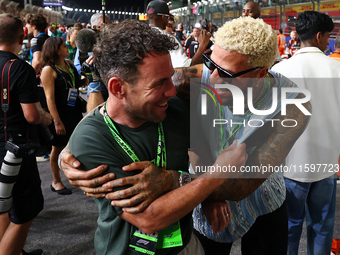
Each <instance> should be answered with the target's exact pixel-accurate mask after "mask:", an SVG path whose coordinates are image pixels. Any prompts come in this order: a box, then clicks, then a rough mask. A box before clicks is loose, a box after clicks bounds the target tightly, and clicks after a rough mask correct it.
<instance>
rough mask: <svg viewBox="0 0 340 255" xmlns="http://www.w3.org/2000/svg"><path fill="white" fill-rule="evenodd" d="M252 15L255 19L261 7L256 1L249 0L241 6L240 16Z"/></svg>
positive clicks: (259, 13) (259, 14) (258, 15)
mask: <svg viewBox="0 0 340 255" xmlns="http://www.w3.org/2000/svg"><path fill="white" fill-rule="evenodd" d="M246 16H249V17H252V18H254V19H257V18H259V17H260V16H261V7H260V5H259V4H258V3H255V2H253V1H249V2H248V3H246V4H245V5H244V6H243V9H242V17H246Z"/></svg>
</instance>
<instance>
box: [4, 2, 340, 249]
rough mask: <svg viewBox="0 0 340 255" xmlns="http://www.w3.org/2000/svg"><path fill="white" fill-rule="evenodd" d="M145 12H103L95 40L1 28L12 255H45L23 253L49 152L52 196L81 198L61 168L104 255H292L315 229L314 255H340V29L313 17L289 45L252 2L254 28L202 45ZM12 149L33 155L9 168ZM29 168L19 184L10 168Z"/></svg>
mask: <svg viewBox="0 0 340 255" xmlns="http://www.w3.org/2000/svg"><path fill="white" fill-rule="evenodd" d="M146 12H147V15H148V19H149V24H147V23H145V22H140V21H136V20H125V21H123V22H122V23H119V24H111V21H110V20H109V18H108V17H105V19H104V20H103V15H102V14H94V15H93V16H92V17H91V21H90V28H85V24H80V23H76V24H74V25H73V26H72V27H70V28H69V29H68V30H66V28H64V27H63V26H59V29H58V27H57V25H56V24H50V25H49V26H48V24H47V21H46V18H45V17H44V16H43V15H40V14H29V15H27V17H26V19H25V25H24V24H23V23H22V21H21V20H19V19H18V18H16V17H14V16H12V15H9V14H1V15H0V67H1V68H2V69H3V71H2V77H1V82H2V92H1V93H2V103H1V104H2V111H1V113H0V123H1V124H0V126H1V129H0V134H1V149H0V151H1V156H2V158H3V160H2V168H1V174H0V186H1V185H4V184H6V185H4V186H3V187H6V191H7V190H8V191H7V193H6V194H8V193H9V194H10V196H8V195H7V196H5V195H3V194H5V193H3V191H2V189H4V188H2V186H1V187H0V198H1V199H2V200H0V254H11V255H21V254H23V255H24V254H33V255H42V254H43V251H42V250H41V249H37V250H34V251H31V252H29V253H28V252H26V251H24V250H23V247H24V244H25V240H26V238H27V235H28V234H29V228H30V226H31V224H32V222H33V220H34V218H35V217H37V215H38V214H39V212H41V211H42V210H43V204H44V198H43V196H42V191H41V181H40V177H39V171H38V165H37V162H36V152H37V153H40V154H41V155H42V156H43V157H47V158H49V159H50V167H51V171H52V175H53V182H52V183H51V186H50V189H51V191H52V192H55V194H56V195H71V194H72V192H71V190H70V189H68V188H67V187H65V185H64V184H63V183H62V181H61V177H60V170H61V169H62V170H63V172H64V174H65V176H66V177H67V178H68V180H69V181H70V184H72V185H73V186H75V187H77V188H79V189H81V190H83V191H84V193H85V195H86V196H88V197H93V198H94V200H95V202H96V204H97V206H98V212H99V218H98V221H97V224H98V229H97V231H96V233H95V236H94V246H95V250H96V254H98V255H103V254H109V255H119V254H122V255H123V254H124V255H130V254H131V255H133V254H179V255H201V254H202V255H204V254H206V255H210V254H211V255H219V254H221V255H225V254H230V251H231V248H232V245H233V242H235V241H236V240H241V253H242V254H243V255H248V254H249V255H254V254H256V255H272V254H282V255H286V254H289V255H295V254H298V251H299V244H300V237H301V232H302V227H303V222H304V221H306V227H307V250H308V254H311V255H312V254H327V255H329V254H331V252H335V253H334V254H336V253H337V252H338V251H334V250H332V240H333V231H334V221H335V204H336V188H337V173H338V172H339V164H338V158H339V154H340V146H339V142H338V141H339V138H340V134H339V131H338V127H339V126H340V123H339V121H340V118H339V117H340V116H338V115H339V114H338V108H339V103H338V101H339V100H338V98H340V87H339V86H338V84H339V80H338V79H339V78H340V63H339V62H340V57H339V56H340V37H338V38H336V42H335V51H334V53H333V54H332V55H330V56H326V55H325V54H324V51H325V50H326V48H327V45H329V33H330V32H331V31H332V30H333V28H334V24H333V21H332V19H331V18H330V17H329V16H328V15H326V14H323V13H319V12H315V11H305V12H303V13H301V14H300V15H299V17H298V18H297V20H296V31H292V32H291V34H290V36H291V40H290V41H289V42H288V44H287V45H286V38H285V36H284V35H283V33H282V31H280V32H279V35H277V33H276V31H274V30H273V29H272V28H271V26H270V25H268V24H266V23H265V22H264V21H263V20H262V19H261V10H260V6H259V4H258V3H255V2H252V1H249V2H248V3H246V4H245V6H244V8H243V11H242V16H241V17H239V18H237V19H234V20H232V21H228V22H226V23H225V24H224V25H223V26H222V27H220V28H217V27H216V26H214V25H213V24H212V23H211V22H210V21H209V20H202V21H201V22H200V23H199V24H196V25H195V26H194V27H193V31H192V34H191V35H189V36H186V35H185V34H184V33H183V31H184V26H183V24H182V23H179V24H177V26H176V22H175V19H174V17H173V16H172V15H171V14H170V12H169V8H168V5H167V4H166V3H165V2H163V1H160V0H152V1H151V2H150V3H149V4H148V6H147V9H146ZM86 27H87V25H86ZM23 28H24V29H23ZM91 36H93V39H94V40H95V44H94V45H90V47H87V46H88V45H87V44H88V41H89V40H88V39H89V38H90V37H91ZM82 38H84V40H85V39H86V43H82V40H83V39H82ZM24 40H27V42H26V47H27V48H28V47H29V48H30V52H31V54H25V57H24V54H19V52H20V51H21V50H22V49H23V46H22V45H23V44H24ZM84 44H85V46H86V47H84ZM78 45H79V47H77V46H78ZM80 45H82V46H80ZM287 49H288V52H286V51H287ZM286 53H287V54H289V58H288V59H287V60H283V59H282V58H281V57H280V55H281V56H282V55H283V54H286ZM28 55H30V57H28ZM18 56H21V59H20V58H19V57H18ZM7 76H8V77H7ZM6 86H7V87H6ZM84 88H86V89H85V90H84ZM84 91H87V104H86V106H85V107H86V109H84V101H83V100H82V98H81V97H80V93H81V92H84ZM214 94H215V95H214ZM9 95H10V96H9ZM207 95H210V97H211V98H212V99H211V98H209V97H207ZM9 97H10V98H11V101H9V100H8V98H9ZM85 111H87V112H88V114H87V116H86V117H85V118H83V113H84V112H85ZM229 123H230V125H229ZM233 123H234V124H233ZM42 128H43V129H44V130H45V131H46V130H47V131H48V130H49V132H50V133H51V136H50V139H49V140H50V141H48V143H47V144H48V145H47V146H45V148H44V149H43V150H42V149H41V146H38V145H37V146H35V147H34V148H33V147H29V148H30V149H29V150H27V151H25V148H26V147H25V146H23V145H24V143H25V142H27V141H28V140H27V139H29V141H30V142H31V143H32V144H40V145H41V144H42V143H43V141H42V140H43V139H46V137H45V138H42V137H41V136H39V135H38V134H39V133H41V131H40V130H41V129H42ZM38 129H39V131H38ZM49 132H47V133H49ZM24 141H25V142H24ZM13 143H14V144H17V145H18V147H23V149H21V150H20V154H19V153H18V152H17V151H16V152H13V153H14V155H15V157H13V159H11V160H13V162H11V160H9V159H8V158H7V154H6V153H7V152H8V151H11V149H10V147H9V144H13ZM39 150H40V151H39ZM49 153H50V156H49ZM5 155H6V157H5ZM14 159H15V160H16V161H14ZM16 162H21V166H20V164H19V167H20V171H19V173H18V174H17V175H13V174H9V172H10V170H11V168H8V169H9V170H8V169H7V168H6V169H7V170H6V171H3V169H5V168H4V167H3V166H4V165H5V164H9V165H13V166H14V165H15V164H14V163H16ZM98 166H100V167H98ZM316 167H318V168H317V169H318V170H316ZM320 167H321V168H322V169H321V170H320ZM204 169H205V170H204ZM207 169H208V170H207ZM218 169H223V171H218ZM230 169H232V170H230ZM245 169H246V170H247V169H252V170H253V169H258V171H245ZM112 173H114V176H113V175H112ZM8 183H12V185H7V184H8ZM14 183H15V184H14ZM37 248H39V247H37Z"/></svg>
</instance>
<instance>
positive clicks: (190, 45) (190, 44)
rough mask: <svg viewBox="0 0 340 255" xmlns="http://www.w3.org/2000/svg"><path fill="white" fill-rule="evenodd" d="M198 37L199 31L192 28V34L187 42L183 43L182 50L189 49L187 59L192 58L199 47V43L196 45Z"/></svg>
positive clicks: (196, 28)
mask: <svg viewBox="0 0 340 255" xmlns="http://www.w3.org/2000/svg"><path fill="white" fill-rule="evenodd" d="M199 35H200V29H199V28H198V27H194V28H193V30H192V34H191V36H190V37H189V38H188V40H187V41H186V42H185V45H184V49H185V50H187V49H189V54H188V57H189V58H193V57H194V55H195V53H196V51H197V49H198V47H199V43H198V41H197V40H198V37H199Z"/></svg>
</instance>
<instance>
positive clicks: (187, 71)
mask: <svg viewBox="0 0 340 255" xmlns="http://www.w3.org/2000/svg"><path fill="white" fill-rule="evenodd" d="M202 70H203V69H202V65H196V66H191V67H182V68H175V73H174V74H173V76H172V82H173V84H174V85H175V87H176V90H177V96H179V97H182V98H184V99H186V100H189V98H190V79H191V78H201V77H202Z"/></svg>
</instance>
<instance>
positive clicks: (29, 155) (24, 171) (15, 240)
mask: <svg viewBox="0 0 340 255" xmlns="http://www.w3.org/2000/svg"><path fill="white" fill-rule="evenodd" d="M23 38H24V32H23V24H22V21H21V20H20V19H18V18H16V17H14V16H12V15H9V14H1V15H0V68H1V70H2V76H1V77H2V78H1V86H2V89H1V96H2V97H1V100H2V101H1V106H2V111H0V140H1V147H0V154H1V155H0V157H1V158H2V159H4V160H2V161H3V162H2V166H1V174H0V239H1V241H0V254H15V255H19V254H36V255H38V254H42V250H36V251H34V252H31V253H26V252H25V251H23V250H22V248H23V247H24V244H25V241H26V238H27V235H28V230H29V228H30V226H31V224H32V222H33V219H34V218H35V217H36V216H37V215H38V214H39V212H40V211H41V210H42V209H43V204H44V198H43V195H42V191H41V180H40V177H39V172H38V168H37V163H36V159H35V155H34V148H36V147H37V146H36V145H34V144H33V143H32V142H30V141H29V140H28V139H29V138H30V137H32V135H33V133H34V132H37V131H36V127H35V126H33V125H30V124H34V125H37V124H41V125H42V126H47V125H49V124H50V123H51V122H52V117H51V115H50V114H49V113H47V112H45V111H44V110H43V109H42V108H41V105H40V103H39V98H38V93H37V86H36V78H35V71H34V69H33V68H32V67H31V66H30V65H29V64H27V63H26V62H25V61H23V60H21V59H19V58H18V53H19V51H20V49H21V46H22V44H23ZM9 99H10V100H9ZM27 138H28V139H27ZM6 142H7V145H6ZM8 145H11V146H8ZM5 146H6V147H5ZM19 154H21V155H19ZM5 155H6V157H5ZM19 168H20V170H19Z"/></svg>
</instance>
